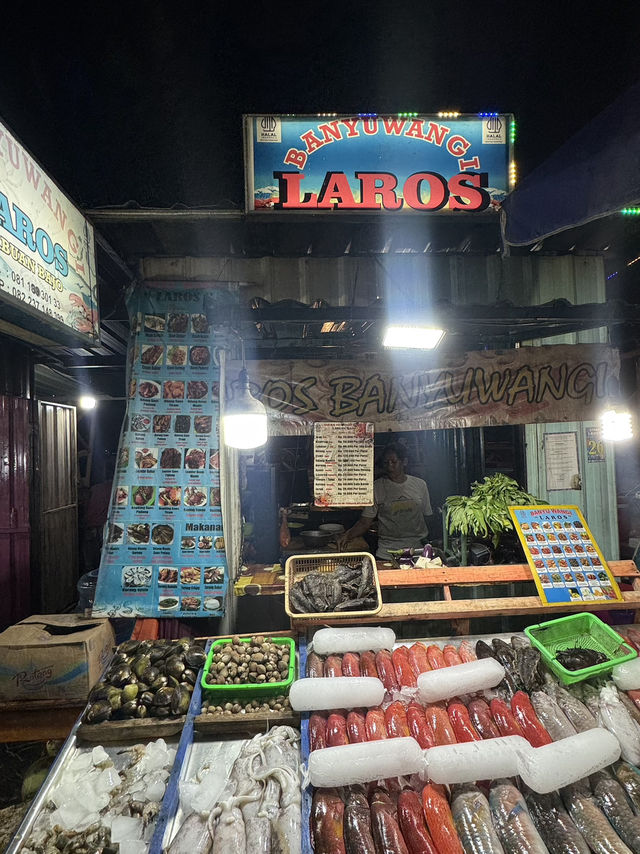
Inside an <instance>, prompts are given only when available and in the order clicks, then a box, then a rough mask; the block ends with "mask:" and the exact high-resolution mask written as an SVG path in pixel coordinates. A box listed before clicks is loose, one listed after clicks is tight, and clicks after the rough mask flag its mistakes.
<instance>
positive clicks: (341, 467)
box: [313, 421, 373, 507]
mask: <svg viewBox="0 0 640 854" xmlns="http://www.w3.org/2000/svg"><path fill="white" fill-rule="evenodd" d="M313 492H314V503H315V505H316V506H317V507H365V506H368V505H370V504H373V424H368V423H366V422H360V421H339V422H332V421H321V422H318V423H316V424H314V427H313Z"/></svg>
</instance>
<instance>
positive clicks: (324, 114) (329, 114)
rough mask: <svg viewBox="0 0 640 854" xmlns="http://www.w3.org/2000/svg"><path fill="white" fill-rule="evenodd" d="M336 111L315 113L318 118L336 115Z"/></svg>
mask: <svg viewBox="0 0 640 854" xmlns="http://www.w3.org/2000/svg"><path fill="white" fill-rule="evenodd" d="M337 115H338V114H337V113H316V116H319V117H320V118H328V117H329V116H337Z"/></svg>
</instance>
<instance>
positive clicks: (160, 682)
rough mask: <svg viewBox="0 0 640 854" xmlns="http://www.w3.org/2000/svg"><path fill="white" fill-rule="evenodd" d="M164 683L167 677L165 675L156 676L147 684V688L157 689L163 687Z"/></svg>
mask: <svg viewBox="0 0 640 854" xmlns="http://www.w3.org/2000/svg"><path fill="white" fill-rule="evenodd" d="M166 684H167V677H166V676H158V678H157V679H154V681H153V682H152V683H151V685H149V690H150V691H157V690H158V689H160V688H164V686H165V685H166Z"/></svg>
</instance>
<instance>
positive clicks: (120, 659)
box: [111, 652, 131, 667]
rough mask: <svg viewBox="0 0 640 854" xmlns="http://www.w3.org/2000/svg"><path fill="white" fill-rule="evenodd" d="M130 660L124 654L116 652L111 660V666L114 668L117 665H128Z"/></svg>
mask: <svg viewBox="0 0 640 854" xmlns="http://www.w3.org/2000/svg"><path fill="white" fill-rule="evenodd" d="M130 660H131V658H130V656H129V655H127V653H126V652H116V654H115V655H114V656H113V658H112V659H111V666H112V667H114V666H116V665H118V664H129V662H130Z"/></svg>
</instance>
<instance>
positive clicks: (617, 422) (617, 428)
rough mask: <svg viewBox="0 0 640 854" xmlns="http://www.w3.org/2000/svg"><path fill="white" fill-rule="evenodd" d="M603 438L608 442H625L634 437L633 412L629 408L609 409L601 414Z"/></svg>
mask: <svg viewBox="0 0 640 854" xmlns="http://www.w3.org/2000/svg"><path fill="white" fill-rule="evenodd" d="M600 423H601V425H602V438H603V439H604V440H605V441H607V442H623V441H625V440H626V439H632V438H633V426H632V424H631V413H630V412H629V411H628V410H619V409H607V410H606V411H605V412H603V413H602V415H601V416H600Z"/></svg>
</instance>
